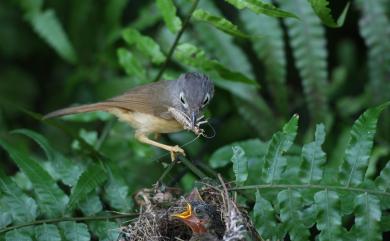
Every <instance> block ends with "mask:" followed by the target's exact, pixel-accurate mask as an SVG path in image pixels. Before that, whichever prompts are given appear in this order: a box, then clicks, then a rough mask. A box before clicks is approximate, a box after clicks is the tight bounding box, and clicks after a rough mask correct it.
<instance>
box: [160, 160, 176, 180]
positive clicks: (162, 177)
mask: <svg viewBox="0 0 390 241" xmlns="http://www.w3.org/2000/svg"><path fill="white" fill-rule="evenodd" d="M175 164H176V161H173V162H171V164H169V166H168V167H167V168H165V170H164V172H163V174H162V175H161V177H160V178H159V179H158V181H157V183H161V182H162V181H163V180H164V178H165V177H166V176H167V175H168V173H169V172H171V170H172V168H173V166H174V165H175Z"/></svg>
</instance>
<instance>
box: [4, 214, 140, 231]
mask: <svg viewBox="0 0 390 241" xmlns="http://www.w3.org/2000/svg"><path fill="white" fill-rule="evenodd" d="M137 215H138V214H136V213H129V214H117V215H112V216H91V217H63V218H53V219H43V220H38V221H34V222H31V223H24V224H19V225H14V226H10V227H7V228H3V229H0V233H5V232H8V231H10V230H14V229H19V228H24V227H28V226H34V225H39V224H44V223H60V222H65V221H96V220H107V219H117V218H128V217H135V216H137Z"/></svg>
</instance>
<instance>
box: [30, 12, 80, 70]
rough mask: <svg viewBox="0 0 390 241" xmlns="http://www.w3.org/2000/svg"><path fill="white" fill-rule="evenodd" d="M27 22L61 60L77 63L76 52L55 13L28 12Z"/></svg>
mask: <svg viewBox="0 0 390 241" xmlns="http://www.w3.org/2000/svg"><path fill="white" fill-rule="evenodd" d="M27 20H28V21H29V22H30V23H31V25H32V27H33V29H34V31H35V32H36V33H37V34H38V35H39V36H41V38H43V39H44V40H45V41H46V42H47V44H49V45H50V46H51V47H52V48H53V49H54V50H55V51H56V52H57V53H58V55H60V56H61V57H62V58H63V59H65V60H66V61H68V62H70V63H75V62H76V61H77V56H76V52H75V51H74V49H73V46H72V44H71V42H70V41H69V38H68V36H67V35H66V33H65V31H64V29H63V28H62V26H61V23H60V21H59V20H58V18H57V15H56V14H55V12H54V11H53V10H51V9H49V10H46V11H44V12H35V13H32V12H28V13H27Z"/></svg>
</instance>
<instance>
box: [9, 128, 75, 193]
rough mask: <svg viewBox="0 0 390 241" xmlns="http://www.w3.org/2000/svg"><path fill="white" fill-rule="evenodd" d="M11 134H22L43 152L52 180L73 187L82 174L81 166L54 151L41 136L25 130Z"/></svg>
mask: <svg viewBox="0 0 390 241" xmlns="http://www.w3.org/2000/svg"><path fill="white" fill-rule="evenodd" d="M12 133H17V134H22V135H25V136H27V137H29V138H31V139H32V140H34V141H35V142H36V143H37V144H38V145H39V146H40V147H41V148H42V149H43V150H44V152H45V154H46V157H47V159H48V161H49V162H50V165H49V167H50V171H49V170H48V171H49V173H50V174H51V175H52V176H53V177H54V178H58V179H60V180H61V181H62V182H63V183H65V184H66V185H68V186H73V185H74V184H75V183H76V181H77V179H78V178H79V176H80V175H81V172H82V168H81V166H80V165H77V164H76V163H73V162H72V161H70V160H69V159H68V158H66V157H65V156H64V155H62V154H61V153H60V152H58V151H57V150H55V149H54V148H53V147H52V146H51V145H50V144H49V142H48V140H47V139H46V138H45V137H44V136H43V135H41V134H39V133H36V132H35V131H32V130H27V129H18V130H14V131H12ZM46 170H47V169H46Z"/></svg>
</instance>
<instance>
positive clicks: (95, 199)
mask: <svg viewBox="0 0 390 241" xmlns="http://www.w3.org/2000/svg"><path fill="white" fill-rule="evenodd" d="M78 207H79V208H80V210H81V211H82V212H83V214H84V215H85V216H92V215H94V214H97V213H99V212H101V211H102V210H103V204H102V202H101V201H100V198H99V196H98V195H97V194H96V193H94V192H91V193H90V194H88V195H87V197H85V198H84V200H82V201H80V204H79V205H78Z"/></svg>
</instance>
